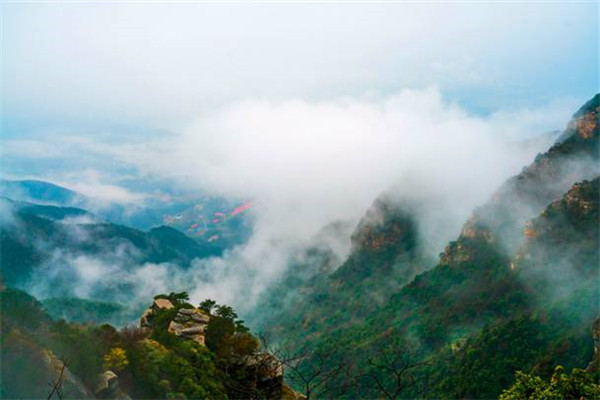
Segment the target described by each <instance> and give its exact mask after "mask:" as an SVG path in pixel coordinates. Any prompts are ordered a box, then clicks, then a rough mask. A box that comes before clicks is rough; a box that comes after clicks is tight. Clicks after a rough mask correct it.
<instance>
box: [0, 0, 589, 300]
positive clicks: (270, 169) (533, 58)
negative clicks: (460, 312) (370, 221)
mask: <svg viewBox="0 0 600 400" xmlns="http://www.w3.org/2000/svg"><path fill="white" fill-rule="evenodd" d="M0 7H1V11H2V39H1V49H2V60H1V66H2V93H1V94H2V107H3V108H2V133H1V134H2V137H1V139H0V154H1V156H2V164H1V171H0V172H1V173H2V175H3V176H4V177H7V178H23V177H36V178H41V179H47V180H50V181H52V182H55V183H59V184H63V185H65V186H67V187H70V188H74V189H77V190H80V191H82V192H83V193H84V194H86V195H89V196H92V197H102V199H104V200H107V201H110V200H111V199H112V200H114V201H116V202H128V201H130V202H136V203H139V202H140V201H143V199H144V198H145V196H147V193H145V192H144V191H146V190H147V191H149V192H153V193H155V192H156V191H157V190H158V191H160V190H167V189H166V188H164V187H158V188H156V187H155V188H152V187H150V188H148V187H145V188H142V189H140V186H139V185H137V186H136V187H132V184H131V182H134V181H139V180H144V179H145V180H149V181H150V182H151V184H150V186H152V184H155V185H158V183H156V182H171V183H173V184H174V185H177V184H179V185H181V186H185V187H187V188H188V189H189V190H191V191H194V190H197V191H209V192H213V193H218V194H223V195H226V196H235V197H237V198H249V199H253V200H255V204H256V206H255V208H254V210H253V212H254V213H256V214H257V215H256V224H257V226H256V229H255V236H254V237H253V238H252V239H251V241H250V242H249V244H248V246H247V247H246V248H245V249H241V250H240V249H238V250H237V251H236V253H235V254H233V255H231V256H230V257H231V260H230V262H228V260H227V259H225V260H220V261H219V262H218V263H219V265H221V264H226V265H227V267H226V268H225V267H224V268H222V269H221V270H222V271H231V273H229V272H227V273H226V274H225V273H224V275H223V276H222V281H221V282H220V283H219V284H220V285H221V286H220V289H219V290H221V289H223V287H228V288H230V289H231V288H234V289H236V288H239V287H240V285H242V286H243V285H244V283H243V282H240V281H239V280H240V279H239V276H240V275H239V273H238V272H239V270H240V268H244V269H245V270H251V271H254V270H256V271H258V270H259V269H261V268H262V270H261V271H263V272H264V271H266V273H268V274H271V273H276V272H277V271H279V272H280V271H281V264H285V262H283V261H281V260H282V259H283V258H285V257H283V256H282V253H281V252H274V251H273V249H274V247H277V246H279V248H280V249H289V248H290V247H293V245H295V244H297V243H299V242H302V241H306V240H308V238H310V237H311V235H314V234H315V233H316V232H318V231H319V229H321V228H322V227H323V226H325V225H326V224H327V223H330V222H332V221H334V220H357V219H358V218H360V216H361V215H363V214H364V212H365V210H366V209H367V208H368V207H369V206H370V205H371V203H372V202H373V201H374V199H375V198H377V197H378V196H379V195H381V193H383V192H384V191H386V190H390V188H395V189H394V190H397V191H399V192H401V196H404V197H406V196H409V197H413V198H414V199H417V201H418V200H419V199H421V200H422V199H436V200H439V201H437V202H436V203H435V207H434V208H435V211H436V212H431V213H428V216H422V217H423V218H422V219H421V221H420V222H421V225H422V226H423V227H425V229H426V230H427V229H429V231H431V232H433V231H434V230H436V229H437V230H439V231H441V232H442V233H441V234H439V235H438V237H436V238H435V240H434V242H435V246H434V250H433V251H435V249H437V247H439V246H441V245H442V244H443V243H444V242H445V241H447V240H450V239H451V238H452V237H454V236H455V235H456V233H457V230H458V229H459V227H460V224H461V223H462V222H463V221H464V219H465V218H466V217H467V216H468V214H469V213H470V212H471V210H472V209H473V207H475V206H477V205H480V204H482V202H484V201H485V200H486V199H487V198H488V197H489V196H490V195H491V193H492V192H493V191H494V190H495V189H496V188H497V187H498V186H499V185H500V184H501V183H502V182H503V181H504V180H505V179H506V178H508V177H509V176H511V175H513V174H515V173H517V172H519V171H520V169H521V168H522V167H523V166H524V165H526V164H528V163H529V162H530V161H531V160H532V158H533V157H534V156H535V154H536V153H538V152H541V151H544V150H545V149H546V148H547V146H548V145H549V143H550V142H549V141H548V140H547V137H543V136H540V135H542V134H545V133H548V132H550V131H556V130H561V129H563V128H564V127H565V125H566V123H567V122H568V120H569V118H570V116H571V115H572V114H573V113H574V112H575V111H576V110H577V109H578V108H579V107H580V106H581V105H582V104H583V103H584V102H585V101H586V100H587V99H589V98H591V97H592V96H593V95H594V94H595V92H597V91H598V47H599V46H598V26H599V25H598V3H597V2H454V3H441V2H404V3H365V2H353V3H352V2H348V3H344V2H304V3H302V2H280V3H279V2H270V3H265V2H262V3H261V2H249V3H231V2H230V3H221V4H219V3H206V2H204V3H201V2H196V3H194V2H135V1H129V2H116V1H115V2H110V1H105V2H96V1H79V2H75V1H73V2H70V1H61V2H51V1H48V2H44V1H39V2H19V1H14V2H11V1H4V2H2V3H1V5H0ZM161 185H162V184H161ZM432 207H433V206H432ZM432 210H433V209H432ZM450 210H452V211H451V212H450ZM436 218H438V219H436ZM439 218H442V220H440V219H439ZM440 226H442V227H443V229H440ZM274 243H275V244H276V245H274ZM436 246H437V247H436ZM270 259H272V260H273V261H272V262H270V261H269V260H270ZM258 264H260V266H259V265H258ZM259 272H260V271H259ZM257 274H258V276H259V278H264V274H263V275H261V274H260V273H257ZM228 279H229V280H230V281H231V282H233V283H231V285H230V284H229V282H230V281H229V280H228ZM257 280H260V279H257ZM234 281H235V282H234ZM236 285H238V286H236ZM204 289H205V290H207V291H210V290H213V289H211V288H209V287H207V288H204ZM254 289H255V288H254V287H252V288H251V290H254ZM257 290H258V289H257ZM221 291H223V290H221Z"/></svg>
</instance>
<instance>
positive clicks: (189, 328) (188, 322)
mask: <svg viewBox="0 0 600 400" xmlns="http://www.w3.org/2000/svg"><path fill="white" fill-rule="evenodd" d="M209 321H210V316H209V315H208V314H207V313H206V312H204V311H203V310H200V309H199V308H180V309H179V311H178V312H177V315H176V316H175V318H174V319H173V321H171V323H170V324H169V332H170V333H172V334H174V335H175V336H179V337H181V338H183V339H189V340H193V341H194V342H196V343H198V344H201V345H203V346H204V337H205V332H206V326H207V325H208V322H209Z"/></svg>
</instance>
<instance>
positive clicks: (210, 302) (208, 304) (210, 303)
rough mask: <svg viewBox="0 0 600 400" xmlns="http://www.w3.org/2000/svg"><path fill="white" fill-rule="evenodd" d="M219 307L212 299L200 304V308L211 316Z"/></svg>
mask: <svg viewBox="0 0 600 400" xmlns="http://www.w3.org/2000/svg"><path fill="white" fill-rule="evenodd" d="M216 306H217V302H216V301H214V300H211V299H206V300H204V301H202V302H200V306H199V308H200V309H201V310H204V311H206V312H207V313H208V314H211V313H212V311H213V309H214V308H215V307H216Z"/></svg>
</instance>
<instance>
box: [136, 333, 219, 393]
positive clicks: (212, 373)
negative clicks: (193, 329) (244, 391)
mask: <svg viewBox="0 0 600 400" xmlns="http://www.w3.org/2000/svg"><path fill="white" fill-rule="evenodd" d="M128 353H129V354H130V357H129V359H130V366H129V371H130V372H131V375H132V378H133V382H135V385H134V387H133V393H132V394H133V395H134V396H135V397H145V398H147V397H151V398H226V393H225V389H224V386H223V384H222V382H221V377H220V375H221V373H220V372H219V371H218V370H217V367H216V364H215V360H214V356H213V355H212V354H211V353H210V352H209V351H208V350H207V349H206V348H204V347H202V346H200V345H198V344H196V343H193V342H191V341H182V340H179V341H177V342H173V343H172V344H171V345H170V346H169V347H166V346H164V345H162V344H160V343H159V342H157V341H154V340H144V341H141V342H139V343H137V344H136V346H135V347H133V348H132V349H129V351H128Z"/></svg>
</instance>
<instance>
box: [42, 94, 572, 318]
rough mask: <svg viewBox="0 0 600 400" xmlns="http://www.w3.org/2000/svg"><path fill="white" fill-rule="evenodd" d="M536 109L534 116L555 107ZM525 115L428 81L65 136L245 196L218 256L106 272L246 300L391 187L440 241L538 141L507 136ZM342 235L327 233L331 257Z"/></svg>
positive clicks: (434, 248)
mask: <svg viewBox="0 0 600 400" xmlns="http://www.w3.org/2000/svg"><path fill="white" fill-rule="evenodd" d="M553 107H555V108H556V106H553ZM570 111H571V110H569V112H570ZM525 115H526V117H527V118H529V119H530V118H531V117H530V115H532V114H531V113H525ZM533 115H536V116H537V119H538V122H540V123H541V121H542V120H543V118H544V117H547V118H548V119H549V120H550V121H554V120H555V119H556V115H555V114H544V113H542V112H538V111H535V112H533ZM565 120H566V118H565ZM520 121H521V119H520V118H519V117H518V115H516V114H508V113H504V114H492V115H491V116H489V117H481V116H476V115H473V114H470V113H468V112H466V111H465V110H464V109H462V108H461V107H459V106H458V105H456V104H453V103H450V102H447V101H445V100H444V98H443V97H442V95H441V94H440V92H439V91H437V90H435V89H429V90H422V91H415V90H404V91H401V92H398V93H397V94H394V95H391V96H388V97H384V98H377V99H372V98H360V99H357V98H340V99H334V100H328V101H320V102H309V101H305V100H299V99H293V100H288V101H283V102H270V101H266V100H248V101H243V102H237V103H233V104H230V105H228V106H226V107H222V108H220V109H218V110H216V111H214V112H212V113H207V114H204V115H201V116H199V117H198V119H197V121H196V122H194V123H193V124H191V125H190V126H189V127H187V128H185V129H183V130H182V131H181V132H177V133H169V134H163V135H161V136H157V137H155V138H153V139H148V140H143V141H138V142H135V141H129V142H125V143H105V142H97V141H95V140H94V139H93V138H87V139H85V140H81V139H79V140H77V141H74V142H71V143H70V144H69V146H72V148H73V149H77V151H76V152H77V153H78V154H88V153H91V154H94V155H95V156H97V157H104V158H106V159H110V160H113V161H114V162H115V163H121V164H126V165H128V166H129V167H130V168H133V169H135V170H136V171H137V172H136V173H137V174H139V175H140V176H151V177H154V178H156V179H163V180H170V181H175V182H180V183H181V184H182V185H186V186H187V187H188V188H189V189H190V190H198V191H200V190H201V191H208V192H211V193H217V194H221V195H225V196H230V197H236V198H248V199H252V200H253V201H254V207H253V208H252V209H251V212H252V213H254V218H255V227H254V234H253V236H252V238H251V239H250V240H249V242H248V243H247V244H246V245H244V246H241V247H238V248H235V249H233V250H231V251H229V252H227V253H226V254H225V255H224V256H223V257H222V258H211V259H205V260H197V261H196V262H195V263H194V264H193V266H192V268H191V269H190V270H188V271H186V272H185V273H180V272H177V270H176V269H173V267H172V266H169V265H168V264H164V265H145V266H143V267H142V268H141V269H140V268H135V269H132V270H131V271H132V272H131V273H130V274H134V275H135V277H134V276H133V275H132V276H129V275H127V273H126V272H125V271H120V272H118V273H116V272H115V271H112V272H111V273H110V274H109V275H108V276H119V278H118V279H119V280H121V281H128V282H131V280H132V279H139V280H140V282H145V281H146V279H142V277H145V278H147V279H148V280H149V281H151V282H152V285H150V286H148V285H146V284H143V286H144V287H146V286H148V287H152V288H153V289H158V287H157V285H158V286H160V289H161V290H162V291H175V290H188V291H190V293H191V294H192V298H193V299H194V300H196V301H197V300H202V299H204V298H207V297H212V298H215V299H217V300H218V301H221V302H225V303H231V304H233V305H235V306H236V307H238V308H240V309H241V310H242V311H243V310H244V309H247V308H249V307H251V306H252V302H253V300H254V299H255V298H256V296H257V295H258V294H259V293H260V292H261V291H262V290H264V288H266V287H268V285H269V284H270V282H272V281H273V280H274V279H277V277H278V276H280V274H281V273H282V272H283V271H284V270H285V268H286V267H287V265H288V264H289V261H290V257H291V255H293V254H295V253H296V252H297V250H298V249H300V248H302V247H304V246H307V245H308V244H310V243H311V240H312V238H313V237H314V236H315V235H316V234H317V233H318V232H319V231H320V230H321V229H322V228H323V227H324V226H326V225H327V224H329V223H331V222H333V221H336V220H343V221H354V223H356V222H357V221H358V219H359V218H360V217H361V216H362V215H363V214H364V213H365V211H366V210H367V209H368V208H369V206H370V205H371V204H372V202H373V201H374V199H375V198H377V197H378V196H380V195H381V194H382V193H383V192H386V191H388V192H392V193H393V194H394V195H395V196H396V197H397V198H400V199H410V200H411V201H416V202H421V203H422V204H423V206H422V207H421V212H420V213H419V215H416V217H417V218H418V222H419V223H420V226H421V229H422V232H423V235H424V240H425V241H426V243H427V245H428V250H429V251H430V253H431V254H437V253H439V252H440V251H441V250H442V249H443V246H444V244H445V243H446V242H447V241H449V240H451V239H453V238H455V237H456V236H457V234H458V232H459V230H460V227H461V225H462V223H464V221H465V220H466V218H467V217H468V215H469V214H470V213H471V211H472V210H473V208H474V207H475V206H477V205H480V204H482V203H483V202H485V201H486V200H487V198H488V197H489V196H490V194H491V193H492V192H493V191H494V190H495V189H496V188H498V187H499V185H500V184H501V183H502V182H503V181H504V180H505V179H506V178H508V177H509V176H511V175H513V174H516V173H518V172H519V171H520V169H521V168H522V167H523V166H524V165H526V164H528V163H529V162H531V160H532V159H533V157H534V156H535V154H536V153H537V152H540V151H544V150H545V149H546V147H547V145H548V141H547V140H541V141H537V142H536V141H534V142H533V144H532V143H531V141H529V142H527V144H526V145H525V144H524V145H522V146H521V145H520V143H519V142H515V140H514V138H515V137H520V138H531V137H535V135H534V134H533V133H532V132H530V131H529V129H531V124H524V127H521V128H520V127H519V122H520ZM563 124H564V123H563ZM556 128H559V127H556ZM538 133H539V132H538ZM67 143H69V142H68V141H67ZM49 145H50V146H52V145H51V144H49ZM39 148H40V146H36V149H39ZM87 176H90V174H89V173H88V174H87ZM92 177H96V175H93V174H92ZM81 187H83V186H81ZM99 187H101V186H99ZM349 226H353V225H352V224H350V225H349ZM349 235H350V232H349V231H348V232H344V234H343V235H342V236H343V237H335V238H330V239H331V243H332V247H333V248H334V251H335V253H336V255H337V256H338V257H339V258H340V259H343V257H344V255H345V254H346V253H347V251H348V247H349ZM340 243H341V245H340ZM87 261H89V260H84V259H78V260H77V263H74V265H75V264H82V263H83V264H85V265H88V263H87ZM97 269H98V268H97V265H95V264H94V265H92V266H91V267H90V268H89V269H86V270H85V271H83V270H82V271H83V272H82V274H83V275H81V276H82V278H81V279H80V281H81V284H82V285H83V287H88V286H89V285H90V282H92V281H93V280H94V279H95V277H97V274H89V273H87V272H86V271H88V270H89V271H92V272H93V271H97ZM89 271H88V272H89ZM133 271H137V272H133ZM140 271H144V272H143V273H142V272H140ZM125 275H127V276H128V277H125ZM75 276H77V275H75ZM83 277H85V279H84V278H83ZM90 279H91V281H90ZM102 279H106V276H102ZM163 289H164V290H163ZM82 290H84V289H82ZM85 290H87V289H85Z"/></svg>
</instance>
